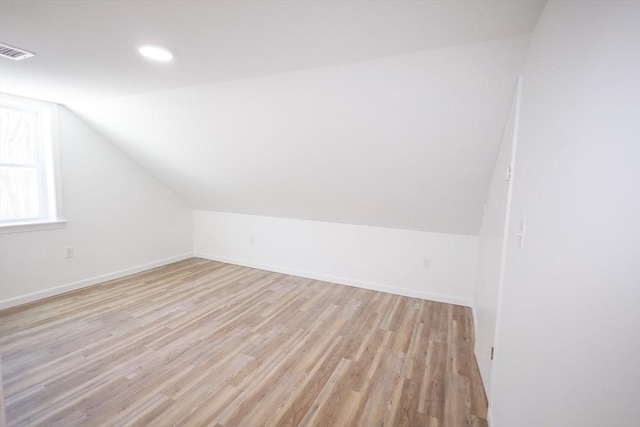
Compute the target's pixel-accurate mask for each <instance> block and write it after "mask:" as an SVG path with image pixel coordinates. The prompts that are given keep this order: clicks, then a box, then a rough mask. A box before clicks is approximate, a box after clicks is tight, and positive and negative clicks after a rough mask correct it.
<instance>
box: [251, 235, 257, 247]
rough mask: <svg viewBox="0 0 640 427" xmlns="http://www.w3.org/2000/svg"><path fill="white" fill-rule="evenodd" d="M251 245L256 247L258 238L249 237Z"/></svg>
mask: <svg viewBox="0 0 640 427" xmlns="http://www.w3.org/2000/svg"><path fill="white" fill-rule="evenodd" d="M249 243H250V244H252V245H255V244H256V238H255V237H253V236H251V237H249Z"/></svg>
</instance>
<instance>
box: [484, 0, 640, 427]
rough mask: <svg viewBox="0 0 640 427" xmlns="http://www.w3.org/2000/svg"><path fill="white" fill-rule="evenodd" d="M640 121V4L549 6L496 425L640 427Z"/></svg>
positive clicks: (527, 143)
mask: <svg viewBox="0 0 640 427" xmlns="http://www.w3.org/2000/svg"><path fill="white" fill-rule="evenodd" d="M639 114H640V3H638V2H627V1H621V2H616V1H607V2H597V1H596V2H589V1H575V2H570V1H563V2H550V3H549V4H548V5H547V7H546V9H545V11H544V12H543V14H542V16H541V19H540V22H539V24H538V27H537V28H536V30H535V33H534V35H533V39H532V44H531V51H530V54H529V58H528V61H527V65H526V68H525V72H524V89H523V96H522V110H521V116H520V129H519V135H518V149H517V156H516V174H515V179H514V187H513V202H512V207H511V209H512V210H511V215H512V216H511V218H512V221H511V227H510V229H509V241H508V245H507V264H506V270H505V286H504V293H503V303H502V315H501V321H500V328H499V330H498V333H499V340H498V347H497V348H496V359H495V360H494V366H493V369H494V370H495V377H494V380H495V384H494V395H493V396H492V399H491V401H490V410H491V414H492V419H493V424H492V426H493V427H512V426H518V427H539V426H545V427H601V426H612V427H635V426H638V425H640V262H639V261H640V163H639V162H640V120H639V117H640V115H639ZM521 219H524V220H525V221H526V236H525V240H524V247H523V248H522V249H520V248H519V247H518V243H517V239H516V238H515V234H516V233H517V231H518V228H519V225H520V224H519V223H520V220H521Z"/></svg>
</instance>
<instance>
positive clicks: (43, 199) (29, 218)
mask: <svg viewBox="0 0 640 427" xmlns="http://www.w3.org/2000/svg"><path fill="white" fill-rule="evenodd" d="M56 120H57V106H56V105H55V104H50V103H47V102H42V101H35V100H31V99H26V98H20V97H16V96H11V95H6V94H0V229H1V230H2V231H3V232H6V231H23V230H33V229H41V228H52V227H59V226H61V225H62V224H63V223H64V221H62V219H61V215H62V206H61V204H60V198H59V193H60V191H59V188H58V187H57V186H56V184H57V183H58V184H59V180H58V179H56V170H55V163H56V142H57V141H56Z"/></svg>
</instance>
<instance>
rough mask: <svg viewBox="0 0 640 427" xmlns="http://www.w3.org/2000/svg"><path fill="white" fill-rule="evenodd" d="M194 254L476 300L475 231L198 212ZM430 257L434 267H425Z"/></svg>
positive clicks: (406, 292) (463, 302) (454, 299)
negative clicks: (473, 296)
mask: <svg viewBox="0 0 640 427" xmlns="http://www.w3.org/2000/svg"><path fill="white" fill-rule="evenodd" d="M193 215H194V217H193V221H194V222H193V225H194V253H195V255H196V256H202V257H205V258H209V259H216V260H220V261H226V262H231V263H234V264H240V265H247V266H251V267H256V268H263V269H266V270H272V271H279V272H284V273H289V274H295V275H299V276H303V277H310V278H316V279H320V280H325V281H331V282H335V283H341V284H348V285H353V286H358V287H364V288H368V289H374V290H379V291H385V292H391V293H396V294H401V295H408V296H413V297H419V298H425V299H432V300H436V301H444V302H451V303H454V304H461V305H467V306H468V305H470V303H471V293H472V285H473V277H474V268H475V261H476V259H475V258H476V244H477V238H476V237H474V236H463V235H452V234H439V233H427V232H420V231H410V230H399V229H390V228H380V227H368V226H358V225H347V224H337V223H327V222H317V221H303V220H294V219H287V218H273V217H264V216H254V215H242V214H229V213H221V212H209V211H198V210H196V211H194V214H193ZM424 258H430V268H425V267H424Z"/></svg>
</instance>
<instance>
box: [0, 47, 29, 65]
mask: <svg viewBox="0 0 640 427" xmlns="http://www.w3.org/2000/svg"><path fill="white" fill-rule="evenodd" d="M34 55H35V53H31V52H27V51H26V50H22V49H18V48H17V47H13V46H9V45H7V44H4V43H0V57H3V58H7V59H12V60H14V61H21V60H23V59H25V58H31V57H32V56H34Z"/></svg>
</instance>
